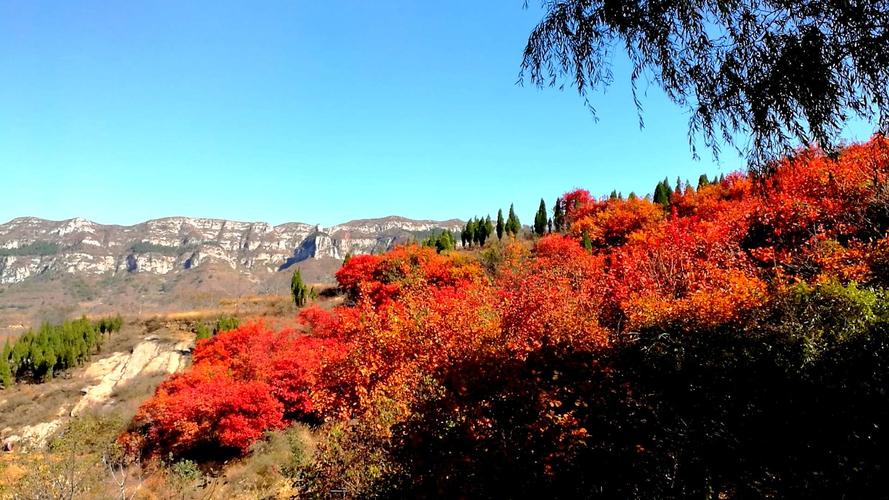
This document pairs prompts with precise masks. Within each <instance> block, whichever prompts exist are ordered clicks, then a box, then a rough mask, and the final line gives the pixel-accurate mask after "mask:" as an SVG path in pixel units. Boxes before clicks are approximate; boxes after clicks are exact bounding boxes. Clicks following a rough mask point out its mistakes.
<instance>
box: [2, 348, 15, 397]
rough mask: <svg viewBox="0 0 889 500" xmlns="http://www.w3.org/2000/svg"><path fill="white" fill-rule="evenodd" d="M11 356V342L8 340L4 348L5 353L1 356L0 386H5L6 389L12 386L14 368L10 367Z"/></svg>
mask: <svg viewBox="0 0 889 500" xmlns="http://www.w3.org/2000/svg"><path fill="white" fill-rule="evenodd" d="M11 355H12V348H10V347H9V341H8V340H7V341H6V344H5V345H4V346H3V353H2V354H0V384H2V385H3V388H4V389H6V388H9V387H11V386H12V381H13V379H12V367H10V366H9V361H10V357H11Z"/></svg>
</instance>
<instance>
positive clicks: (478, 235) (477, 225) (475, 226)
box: [471, 217, 485, 245]
mask: <svg viewBox="0 0 889 500" xmlns="http://www.w3.org/2000/svg"><path fill="white" fill-rule="evenodd" d="M482 226H484V223H482V221H481V220H479V218H478V217H473V218H472V226H471V227H472V242H473V243H475V244H476V245H481V244H482V241H483V240H482V235H483V233H484V232H485V228H484V227H482Z"/></svg>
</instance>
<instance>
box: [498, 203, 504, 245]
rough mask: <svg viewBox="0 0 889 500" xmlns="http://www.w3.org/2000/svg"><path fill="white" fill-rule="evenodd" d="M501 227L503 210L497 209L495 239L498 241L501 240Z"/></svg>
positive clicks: (502, 224)
mask: <svg viewBox="0 0 889 500" xmlns="http://www.w3.org/2000/svg"><path fill="white" fill-rule="evenodd" d="M503 226H504V222H503V209H502V208H498V209H497V239H498V240H502V239H503Z"/></svg>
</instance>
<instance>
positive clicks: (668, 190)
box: [663, 177, 673, 203]
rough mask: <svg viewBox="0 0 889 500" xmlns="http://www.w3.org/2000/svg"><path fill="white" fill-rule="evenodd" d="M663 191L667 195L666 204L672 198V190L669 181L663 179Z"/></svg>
mask: <svg viewBox="0 0 889 500" xmlns="http://www.w3.org/2000/svg"><path fill="white" fill-rule="evenodd" d="M663 182H664V191H666V193H667V203H669V202H670V198H671V197H672V196H673V188H672V187H670V179H668V178H666V177H664V181H663Z"/></svg>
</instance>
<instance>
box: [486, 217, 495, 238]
mask: <svg viewBox="0 0 889 500" xmlns="http://www.w3.org/2000/svg"><path fill="white" fill-rule="evenodd" d="M493 234H494V223H493V222H491V216H490V215H489V216H487V217H485V239H488V238H490V237H491V235H493Z"/></svg>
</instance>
